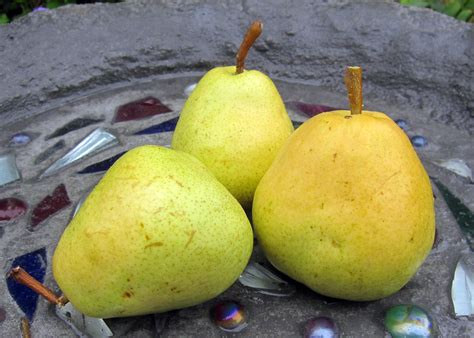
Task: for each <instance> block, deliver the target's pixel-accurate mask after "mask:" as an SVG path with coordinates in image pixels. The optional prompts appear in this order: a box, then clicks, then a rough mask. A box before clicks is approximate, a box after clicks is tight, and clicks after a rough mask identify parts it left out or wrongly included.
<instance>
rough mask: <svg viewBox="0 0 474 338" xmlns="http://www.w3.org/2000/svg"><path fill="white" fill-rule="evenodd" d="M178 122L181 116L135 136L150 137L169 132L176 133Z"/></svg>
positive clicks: (139, 132)
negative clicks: (150, 135)
mask: <svg viewBox="0 0 474 338" xmlns="http://www.w3.org/2000/svg"><path fill="white" fill-rule="evenodd" d="M178 120H179V116H178V117H175V118H173V119H171V120H168V121H165V122H161V123H158V124H155V125H153V126H151V127H148V128H145V129H143V130H140V131H137V132H136V133H135V134H134V135H149V134H158V133H165V132H168V131H174V130H175V129H176V124H177V123H178Z"/></svg>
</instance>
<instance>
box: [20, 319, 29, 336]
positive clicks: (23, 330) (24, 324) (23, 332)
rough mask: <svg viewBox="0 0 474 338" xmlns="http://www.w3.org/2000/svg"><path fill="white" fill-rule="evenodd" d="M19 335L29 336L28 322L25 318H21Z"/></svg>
mask: <svg viewBox="0 0 474 338" xmlns="http://www.w3.org/2000/svg"><path fill="white" fill-rule="evenodd" d="M20 327H21V336H22V337H23V338H31V330H30V322H29V321H28V319H26V318H22V319H21V324H20Z"/></svg>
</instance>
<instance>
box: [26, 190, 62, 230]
mask: <svg viewBox="0 0 474 338" xmlns="http://www.w3.org/2000/svg"><path fill="white" fill-rule="evenodd" d="M70 204H71V201H70V200H69V196H68V194H67V191H66V186H65V185H64V184H60V185H58V186H57V187H56V188H55V189H54V191H53V193H52V194H51V195H48V196H46V197H45V198H43V200H42V201H41V202H39V203H38V205H37V206H36V207H35V208H34V209H33V212H32V214H31V221H30V229H31V230H34V229H35V228H36V227H37V226H38V224H40V223H41V222H43V221H44V220H46V219H47V218H48V217H50V216H52V215H53V214H55V213H57V212H59V211H60V210H62V209H64V208H65V207H67V206H68V205H70Z"/></svg>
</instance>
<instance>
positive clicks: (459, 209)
mask: <svg viewBox="0 0 474 338" xmlns="http://www.w3.org/2000/svg"><path fill="white" fill-rule="evenodd" d="M431 180H432V181H433V182H434V184H435V185H436V187H437V188H438V190H439V192H440V193H441V195H442V196H443V198H444V200H445V201H446V204H447V205H448V208H449V210H450V211H451V213H452V214H453V216H454V219H455V220H456V222H457V223H458V224H459V227H460V228H461V231H462V232H463V233H464V236H465V237H466V240H467V244H468V245H469V247H470V248H471V250H474V214H473V213H472V211H471V210H469V208H468V207H467V206H466V205H465V204H464V203H463V202H462V201H461V200H460V199H459V198H458V197H456V196H455V195H454V194H453V193H452V192H451V191H450V190H449V189H448V187H446V186H445V185H444V184H443V183H441V181H440V180H438V179H437V178H435V177H431Z"/></svg>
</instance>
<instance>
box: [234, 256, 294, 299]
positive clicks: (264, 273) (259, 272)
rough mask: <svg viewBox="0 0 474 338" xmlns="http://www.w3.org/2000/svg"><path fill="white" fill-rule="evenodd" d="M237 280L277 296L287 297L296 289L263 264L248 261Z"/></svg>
mask: <svg viewBox="0 0 474 338" xmlns="http://www.w3.org/2000/svg"><path fill="white" fill-rule="evenodd" d="M239 282H240V283H241V284H242V285H244V286H247V287H249V288H252V289H255V290H256V291H258V292H260V293H262V294H266V295H270V296H277V297H287V296H291V295H292V294H293V293H295V291H296V289H295V287H294V286H293V285H291V284H289V283H288V282H287V281H285V280H283V279H281V278H280V277H278V276H277V275H275V274H274V273H273V272H271V271H270V270H268V269H267V268H265V267H264V266H263V265H261V264H258V263H254V262H250V263H249V265H247V267H246V268H245V270H244V272H242V274H241V275H240V277H239Z"/></svg>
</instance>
